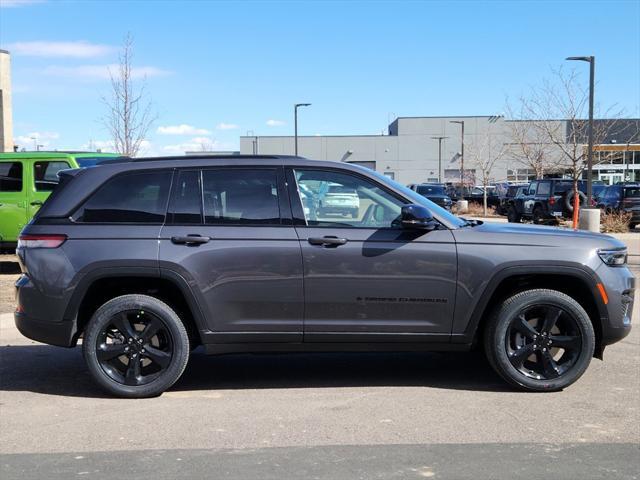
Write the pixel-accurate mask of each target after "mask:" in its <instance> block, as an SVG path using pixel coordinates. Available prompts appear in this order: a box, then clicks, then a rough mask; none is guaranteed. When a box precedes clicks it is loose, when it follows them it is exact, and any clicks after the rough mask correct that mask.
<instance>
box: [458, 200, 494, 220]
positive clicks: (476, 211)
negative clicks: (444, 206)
mask: <svg viewBox="0 0 640 480" xmlns="http://www.w3.org/2000/svg"><path fill="white" fill-rule="evenodd" d="M451 212H452V213H455V214H456V215H457V214H458V207H457V205H456V204H455V203H454V204H453V206H452V207H451ZM460 215H468V216H470V217H485V216H486V217H497V216H498V214H497V213H496V207H491V206H487V214H486V215H485V214H484V208H483V207H482V204H481V203H477V202H469V210H468V211H467V212H465V213H461V214H460Z"/></svg>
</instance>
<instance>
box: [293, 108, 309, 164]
mask: <svg viewBox="0 0 640 480" xmlns="http://www.w3.org/2000/svg"><path fill="white" fill-rule="evenodd" d="M310 105H311V104H310V103H296V104H295V106H294V108H293V128H294V137H295V155H296V157H297V156H298V107H308V106H310Z"/></svg>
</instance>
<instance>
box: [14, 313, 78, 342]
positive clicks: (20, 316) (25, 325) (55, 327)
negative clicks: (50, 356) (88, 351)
mask: <svg viewBox="0 0 640 480" xmlns="http://www.w3.org/2000/svg"><path fill="white" fill-rule="evenodd" d="M14 319H15V322H16V327H17V328H18V330H19V331H20V333H21V334H22V335H24V336H25V337H27V338H30V339H31V340H35V341H36V342H41V343H47V344H49V345H57V346H59V347H73V346H75V340H74V335H75V328H74V323H73V322H40V321H37V320H34V319H33V318H30V317H28V316H27V315H25V314H24V313H19V312H16V313H14Z"/></svg>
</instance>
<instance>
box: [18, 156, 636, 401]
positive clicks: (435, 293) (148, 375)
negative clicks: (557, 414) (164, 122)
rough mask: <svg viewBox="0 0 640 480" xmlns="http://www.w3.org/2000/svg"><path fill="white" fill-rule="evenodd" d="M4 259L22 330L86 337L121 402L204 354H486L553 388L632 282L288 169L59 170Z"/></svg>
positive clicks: (574, 255)
mask: <svg viewBox="0 0 640 480" xmlns="http://www.w3.org/2000/svg"><path fill="white" fill-rule="evenodd" d="M336 185H338V186H341V187H343V188H344V189H348V190H349V191H355V192H356V195H357V197H358V207H357V212H356V214H355V215H354V216H353V218H351V217H344V216H335V215H327V216H324V215H322V214H320V215H316V212H314V211H313V209H311V208H309V207H308V206H309V205H319V204H321V202H322V200H323V198H324V196H325V195H326V194H327V192H328V191H330V188H329V187H332V186H333V187H335V186H336ZM305 205H306V206H305ZM17 253H18V255H19V258H20V263H21V267H22V271H23V274H22V276H21V277H20V278H19V280H18V281H17V283H16V288H17V295H16V298H17V308H16V312H15V321H16V325H17V327H18V329H19V330H20V331H21V332H22V333H23V334H24V335H26V336H27V337H29V338H32V339H34V340H37V341H41V342H45V343H49V344H53V345H60V346H64V347H73V346H75V345H76V344H77V342H78V340H79V339H80V338H82V349H83V354H84V357H85V360H86V363H87V366H88V369H89V371H90V373H91V375H92V377H93V378H94V379H95V381H96V382H97V383H98V384H100V385H101V386H102V387H103V388H105V389H106V390H108V391H109V392H111V393H113V394H115V395H120V396H124V397H146V396H152V395H158V394H160V393H161V392H163V391H164V390H166V389H167V388H169V387H170V386H171V385H172V384H173V383H174V382H175V381H176V380H178V378H179V377H180V375H181V374H182V372H183V370H184V369H185V367H186V365H187V360H188V358H189V352H190V350H191V349H192V348H194V347H196V346H197V345H200V344H201V345H203V346H204V348H205V349H206V351H207V352H208V353H212V354H221V353H231V352H301V351H307V352H308V351H312V352H317V351H364V350H373V351H416V350H423V351H424V350H436V351H443V350H447V351H449V350H453V351H463V350H470V349H472V348H473V347H474V346H479V345H481V346H482V347H483V348H484V350H485V352H486V355H487V357H488V359H489V361H490V363H491V365H493V367H494V368H495V369H496V371H497V372H498V373H499V374H500V375H501V376H502V377H503V378H504V379H505V380H506V381H508V382H509V383H511V384H512V385H514V386H517V387H520V388H523V389H527V390H532V391H552V390H558V389H562V388H563V387H566V386H568V385H570V384H571V383H573V382H574V381H575V380H576V379H578V378H579V377H580V375H582V374H583V373H584V371H585V370H586V368H587V366H588V365H589V362H590V360H591V358H592V357H593V356H596V357H598V358H602V354H603V350H604V348H605V346H606V345H609V344H611V343H613V342H616V341H618V340H620V339H621V338H623V337H624V336H625V335H627V334H628V333H629V330H630V328H631V312H632V307H633V295H634V285H635V284H634V281H635V280H634V277H633V275H632V274H631V272H630V271H629V269H628V268H627V266H626V258H627V252H626V248H625V246H624V245H623V244H622V243H621V242H619V241H618V240H616V239H614V238H612V237H609V236H605V235H600V234H591V233H585V232H574V231H569V230H561V229H555V228H545V227H536V226H524V225H504V224H490V223H482V222H477V221H466V220H463V219H460V218H458V217H456V216H453V215H452V214H450V213H449V212H447V211H446V210H444V209H442V208H440V207H438V206H436V205H435V204H433V203H432V202H430V201H429V200H427V199H425V198H424V197H423V196H421V195H419V194H417V193H416V192H413V191H412V190H410V189H408V188H406V187H403V186H401V185H399V184H397V183H395V182H393V181H392V180H390V179H388V178H386V177H385V176H383V175H381V174H378V173H376V172H374V171H371V170H369V169H366V168H363V167H358V166H355V165H348V164H344V163H339V162H318V161H310V160H304V159H300V158H296V157H268V156H260V157H257V156H256V157H230V158H219V159H215V160H212V159H210V158H206V159H205V158H202V159H200V158H190V157H188V158H184V157H181V158H165V159H143V160H142V161H140V160H137V161H132V162H128V163H113V164H109V165H102V166H98V167H95V168H90V169H85V170H72V171H67V172H66V173H63V174H62V180H61V186H60V187H59V188H58V189H57V190H56V191H54V193H53V194H52V195H51V196H50V197H49V199H48V200H47V201H46V203H45V204H44V206H43V207H42V208H41V210H40V211H39V212H38V214H37V216H36V217H35V219H34V220H33V221H32V222H31V223H30V224H29V225H28V226H27V227H25V229H24V231H23V232H22V233H21V236H20V240H19V246H18V249H17ZM292 361H295V360H292Z"/></svg>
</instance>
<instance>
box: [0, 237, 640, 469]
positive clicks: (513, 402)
mask: <svg viewBox="0 0 640 480" xmlns="http://www.w3.org/2000/svg"><path fill="white" fill-rule="evenodd" d="M635 240H636V238H635V237H631V240H630V241H628V243H634V241H635ZM630 247H631V248H634V247H633V246H632V245H630ZM633 268H634V272H635V273H636V275H638V274H640V266H634V267H633ZM15 278H16V275H11V274H5V275H0V282H1V283H0V301H1V302H2V303H0V312H3V313H2V314H1V315H0V345H1V346H0V390H1V391H0V445H1V447H0V453H1V454H2V457H1V458H0V464H1V465H2V467H1V468H2V472H3V478H40V477H42V476H43V475H45V474H46V475H47V477H48V478H72V477H73V476H77V475H82V474H87V475H89V476H91V477H92V478H100V476H101V474H104V475H106V473H107V472H108V473H109V474H115V473H117V472H120V473H122V475H126V474H129V475H131V474H133V473H135V476H138V477H141V478H146V477H149V478H151V477H153V478H176V477H177V476H180V475H187V474H189V475H194V476H206V475H208V474H210V473H211V472H212V469H215V471H217V472H219V478H279V477H280V476H281V475H282V474H283V472H287V471H295V472H297V473H298V475H297V476H298V477H300V478H302V477H310V478H311V477H318V478H429V477H433V478H441V477H443V476H455V477H456V478H474V476H473V474H474V473H475V471H474V469H477V468H482V469H484V470H485V471H486V472H491V473H492V475H493V478H503V477H504V478H507V477H510V478H513V472H517V473H518V475H521V476H526V475H527V474H531V472H537V473H539V472H540V468H543V469H544V471H548V472H553V473H554V475H555V478H576V477H578V476H585V478H637V477H635V476H637V472H638V471H639V470H640V460H639V458H640V455H638V444H640V330H638V329H637V328H636V329H635V330H633V331H632V333H631V335H630V336H629V337H627V338H626V339H624V340H623V341H621V342H620V343H618V344H615V345H613V346H611V347H609V348H608V349H607V350H606V352H605V362H601V361H599V360H593V362H592V364H591V367H590V368H589V369H588V370H587V372H586V374H585V375H584V376H583V377H582V378H581V379H580V380H579V381H578V382H577V383H576V384H575V385H573V386H572V387H570V388H568V389H567V390H565V391H564V392H560V393H552V394H531V393H520V392H514V391H512V390H510V389H509V388H508V387H507V386H506V385H505V384H504V383H503V382H502V381H501V380H500V378H498V377H497V375H495V374H494V373H493V371H492V370H491V369H490V367H489V366H488V365H487V363H486V362H485V360H484V358H483V357H482V356H480V355H478V354H475V353H461V354H454V353H446V354H441V353H411V354H379V353H376V354H357V355H355V354H354V355H349V354H326V355H320V354H305V355H269V356H261V355H230V356H220V357H207V356H205V355H204V354H203V353H202V352H199V351H196V352H195V353H194V355H193V356H192V359H191V362H190V364H189V366H188V367H187V370H186V373H185V375H184V376H183V378H182V379H181V380H180V381H179V382H178V383H177V384H176V385H175V386H174V387H173V388H172V389H171V390H170V391H169V392H167V393H165V394H164V395H162V396H161V397H159V398H155V399H149V400H120V399H113V398H109V397H107V396H105V395H104V394H103V393H102V392H101V391H100V390H99V389H98V388H97V387H96V386H94V384H93V383H92V382H91V380H90V378H89V376H88V374H87V371H86V368H85V366H84V363H83V361H82V357H81V352H80V349H71V350H67V349H61V348H56V347H50V346H46V345H41V344H38V343H36V342H32V341H30V340H28V339H26V338H24V337H22V336H21V335H20V334H19V333H18V332H17V331H16V329H15V327H14V326H13V319H12V315H11V314H10V313H9V312H10V311H11V309H12V295H13V290H12V288H13V287H12V282H13V281H15ZM5 312H6V313H5ZM639 313H640V312H639V305H638V304H636V306H635V310H634V321H635V322H636V323H637V321H638V318H639V317H640V315H639ZM496 456H499V457H500V458H503V459H504V461H505V462H506V463H504V464H502V465H501V464H500V463H499V462H495V460H492V459H495V458H496ZM456 458H458V459H460V458H465V459H468V460H469V462H470V463H472V464H473V465H474V467H473V469H470V468H468V466H465V463H464V462H456V461H453V459H456ZM568 458H571V460H568ZM118 459H119V460H118ZM532 459H536V461H535V462H533V461H532ZM123 460H124V461H123ZM124 464H126V465H127V468H126V469H125V468H124V467H123V466H122V465H124ZM328 464H330V465H331V468H319V466H320V465H325V467H326V465H328ZM541 464H542V465H541ZM534 466H535V468H537V470H536V469H534ZM300 472H306V473H305V474H300ZM326 472H331V475H330V476H327V475H329V474H328V473H326ZM323 475H324V476H323ZM634 475H635V476H634Z"/></svg>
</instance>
